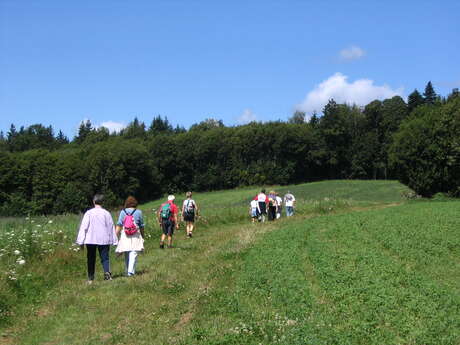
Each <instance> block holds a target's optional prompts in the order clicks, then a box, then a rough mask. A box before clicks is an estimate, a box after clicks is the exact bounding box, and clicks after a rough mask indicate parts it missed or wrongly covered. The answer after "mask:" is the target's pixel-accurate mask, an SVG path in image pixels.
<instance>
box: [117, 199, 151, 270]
mask: <svg viewBox="0 0 460 345" xmlns="http://www.w3.org/2000/svg"><path fill="white" fill-rule="evenodd" d="M124 206H125V207H124V209H123V210H121V211H120V215H119V217H118V222H117V226H116V229H115V231H116V234H117V237H118V235H119V234H120V232H121V235H120V240H119V241H118V246H117V249H116V250H115V252H116V253H119V254H121V253H125V269H126V274H127V276H128V277H130V276H133V275H134V274H135V273H136V262H137V256H138V254H139V253H140V252H142V251H143V250H144V219H143V217H142V211H141V210H138V209H137V200H136V198H134V197H133V196H129V197H128V198H127V199H126V201H125V205H124Z"/></svg>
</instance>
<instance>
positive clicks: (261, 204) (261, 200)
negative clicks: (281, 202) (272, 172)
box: [254, 189, 268, 222]
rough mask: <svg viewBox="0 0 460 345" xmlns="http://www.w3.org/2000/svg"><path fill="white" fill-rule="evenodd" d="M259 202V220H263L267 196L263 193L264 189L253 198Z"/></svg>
mask: <svg viewBox="0 0 460 345" xmlns="http://www.w3.org/2000/svg"><path fill="white" fill-rule="evenodd" d="M254 200H256V201H257V202H258V204H259V211H260V213H259V222H265V216H266V215H267V205H268V197H267V195H265V189H262V190H261V191H260V193H259V194H257V195H256V196H255V198H254Z"/></svg>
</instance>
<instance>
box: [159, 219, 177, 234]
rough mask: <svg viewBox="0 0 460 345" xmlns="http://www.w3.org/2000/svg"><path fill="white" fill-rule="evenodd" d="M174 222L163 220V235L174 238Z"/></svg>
mask: <svg viewBox="0 0 460 345" xmlns="http://www.w3.org/2000/svg"><path fill="white" fill-rule="evenodd" d="M174 226H175V224H174V222H173V221H172V220H163V221H162V223H161V229H162V230H163V234H165V235H168V236H172V235H173V234H174Z"/></svg>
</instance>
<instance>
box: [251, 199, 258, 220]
mask: <svg viewBox="0 0 460 345" xmlns="http://www.w3.org/2000/svg"><path fill="white" fill-rule="evenodd" d="M249 214H250V215H251V219H252V222H253V223H255V222H256V220H257V219H258V218H259V215H260V208H259V203H258V202H257V200H254V199H253V200H251V202H250V204H249Z"/></svg>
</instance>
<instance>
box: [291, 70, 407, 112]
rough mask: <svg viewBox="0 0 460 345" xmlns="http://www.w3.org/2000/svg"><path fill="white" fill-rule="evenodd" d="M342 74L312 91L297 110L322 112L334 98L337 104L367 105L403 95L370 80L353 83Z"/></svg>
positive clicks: (329, 79)
mask: <svg viewBox="0 0 460 345" xmlns="http://www.w3.org/2000/svg"><path fill="white" fill-rule="evenodd" d="M347 79H348V77H347V76H346V75H343V74H342V73H335V74H334V75H333V76H331V77H329V78H328V79H326V80H325V81H323V82H322V83H320V84H319V85H316V86H315V88H314V89H313V90H312V91H310V92H309V93H308V94H307V96H306V97H305V99H304V100H303V101H302V103H300V104H299V105H297V107H296V109H297V110H300V111H305V112H306V113H307V114H311V113H312V112H314V111H316V112H322V110H323V107H324V106H325V105H326V104H327V102H328V101H329V100H330V99H331V98H333V99H334V100H335V101H336V102H337V103H347V104H356V105H366V104H368V103H370V102H372V101H373V100H376V99H385V98H391V97H393V96H396V95H402V92H403V89H402V88H399V89H396V90H393V89H392V88H390V87H389V86H388V85H382V86H378V85H374V81H373V80H370V79H358V80H356V81H354V82H352V83H349V82H348V81H347Z"/></svg>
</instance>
